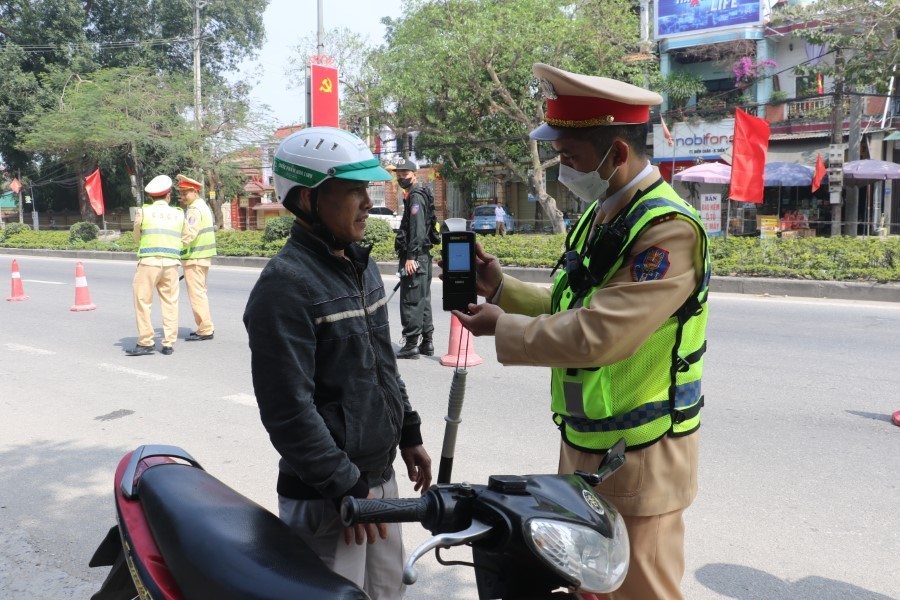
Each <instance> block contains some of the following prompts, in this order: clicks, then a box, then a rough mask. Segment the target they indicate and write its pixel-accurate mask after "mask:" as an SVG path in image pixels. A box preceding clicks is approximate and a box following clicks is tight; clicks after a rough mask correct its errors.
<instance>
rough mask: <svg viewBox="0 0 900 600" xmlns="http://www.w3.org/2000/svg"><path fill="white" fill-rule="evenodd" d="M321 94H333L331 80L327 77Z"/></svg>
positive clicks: (323, 82) (320, 89) (323, 81)
mask: <svg viewBox="0 0 900 600" xmlns="http://www.w3.org/2000/svg"><path fill="white" fill-rule="evenodd" d="M319 91H320V92H325V93H326V94H330V93H331V78H330V77H326V78H325V79H323V80H322V87H320V88H319Z"/></svg>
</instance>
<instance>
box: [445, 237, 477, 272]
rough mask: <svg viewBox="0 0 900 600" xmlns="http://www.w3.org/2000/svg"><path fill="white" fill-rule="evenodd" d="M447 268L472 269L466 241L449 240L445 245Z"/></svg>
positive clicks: (455, 269)
mask: <svg viewBox="0 0 900 600" xmlns="http://www.w3.org/2000/svg"><path fill="white" fill-rule="evenodd" d="M447 270H448V271H471V270H472V261H471V253H470V249H469V244H468V242H450V244H449V245H448V246H447Z"/></svg>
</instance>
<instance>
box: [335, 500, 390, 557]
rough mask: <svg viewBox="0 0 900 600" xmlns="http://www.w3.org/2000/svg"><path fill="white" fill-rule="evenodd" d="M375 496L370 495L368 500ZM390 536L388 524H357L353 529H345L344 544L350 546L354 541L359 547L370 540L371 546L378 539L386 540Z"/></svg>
mask: <svg viewBox="0 0 900 600" xmlns="http://www.w3.org/2000/svg"><path fill="white" fill-rule="evenodd" d="M374 498H375V496H373V495H372V494H371V492H370V493H369V497H368V498H367V499H368V500H372V499H374ZM387 536H388V530H387V524H386V523H357V524H356V525H354V526H352V527H346V528H344V543H345V544H347V545H348V546H349V545H350V543H351V542H352V541H354V540H355V541H356V545H357V546H362V545H363V543H365V541H366V538H368V540H369V543H370V544H374V543H375V542H376V541H377V540H378V538H381V539H383V540H386V539H387Z"/></svg>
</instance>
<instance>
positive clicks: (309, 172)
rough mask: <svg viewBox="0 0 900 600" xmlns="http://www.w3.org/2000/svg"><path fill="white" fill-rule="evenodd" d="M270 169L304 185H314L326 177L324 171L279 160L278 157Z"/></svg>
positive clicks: (280, 175)
mask: <svg viewBox="0 0 900 600" xmlns="http://www.w3.org/2000/svg"><path fill="white" fill-rule="evenodd" d="M272 170H273V171H274V172H275V174H276V175H278V176H279V177H284V178H285V179H290V180H291V181H293V182H295V183H299V184H300V185H302V186H305V187H316V186H317V185H319V184H320V183H322V181H324V180H325V179H327V178H328V175H326V174H325V173H320V172H318V171H315V170H313V169H310V168H308V167H301V166H299V165H295V164H292V163H289V162H287V161H284V160H281V159H280V158H276V159H275V163H274V165H273V166H272Z"/></svg>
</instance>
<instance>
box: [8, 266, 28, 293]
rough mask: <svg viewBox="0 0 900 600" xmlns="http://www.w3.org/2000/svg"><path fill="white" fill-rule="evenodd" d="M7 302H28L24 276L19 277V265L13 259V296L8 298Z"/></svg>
mask: <svg viewBox="0 0 900 600" xmlns="http://www.w3.org/2000/svg"><path fill="white" fill-rule="evenodd" d="M7 300H8V301H10V302H20V301H22V300H28V296H26V295H25V288H23V287H22V276H21V275H19V263H18V262H16V259H13V262H12V296H10V297H9V298H7Z"/></svg>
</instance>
